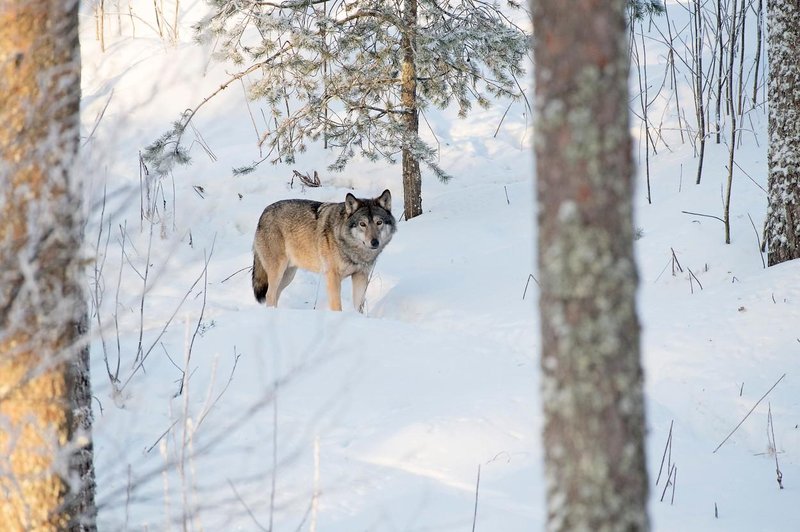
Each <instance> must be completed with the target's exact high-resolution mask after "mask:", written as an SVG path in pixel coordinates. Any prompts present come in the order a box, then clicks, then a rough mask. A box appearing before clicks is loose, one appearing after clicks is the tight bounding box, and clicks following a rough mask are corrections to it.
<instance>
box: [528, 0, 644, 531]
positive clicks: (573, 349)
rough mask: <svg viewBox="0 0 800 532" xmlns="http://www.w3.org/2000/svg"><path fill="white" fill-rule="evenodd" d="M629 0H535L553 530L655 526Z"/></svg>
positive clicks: (545, 385) (548, 471) (537, 140)
mask: <svg viewBox="0 0 800 532" xmlns="http://www.w3.org/2000/svg"><path fill="white" fill-rule="evenodd" d="M625 6H626V0H610V1H608V2H596V1H594V0H576V1H573V2H563V1H562V0H532V1H531V7H532V9H533V23H534V39H535V43H534V64H535V65H536V66H535V85H536V93H535V99H536V115H537V118H536V123H535V135H536V136H535V153H536V172H537V178H536V183H537V192H538V224H539V244H538V247H539V252H538V253H539V257H538V265H539V273H540V276H541V277H540V282H541V296H540V303H539V309H540V316H541V330H542V354H541V367H542V402H543V405H544V414H545V423H544V453H545V471H546V479H547V507H548V517H547V528H548V530H564V531H573V530H626V531H627V530H647V529H648V527H649V524H648V518H647V512H646V502H647V493H648V483H647V471H646V469H645V453H644V434H645V424H644V423H645V419H644V398H643V390H642V387H643V377H642V368H641V364H640V360H639V322H638V319H637V317H636V306H635V298H636V288H637V283H638V277H637V272H636V265H635V262H634V256H633V217H632V194H633V163H632V155H631V153H632V151H631V139H630V134H629V129H628V123H629V118H628V113H629V111H628V103H627V102H628V87H627V81H628V68H629V65H628V43H627V37H626V31H625Z"/></svg>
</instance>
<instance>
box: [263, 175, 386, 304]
mask: <svg viewBox="0 0 800 532" xmlns="http://www.w3.org/2000/svg"><path fill="white" fill-rule="evenodd" d="M396 230H397V221H396V220H395V219H394V216H393V215H392V195H391V193H390V192H389V191H388V190H384V191H383V194H381V195H380V196H378V197H377V198H374V199H361V198H356V197H355V196H353V195H352V194H349V193H348V194H347V196H346V197H345V199H344V201H343V202H342V203H321V202H319V201H312V200H304V199H290V200H283V201H278V202H275V203H273V204H271V205H268V206H267V208H266V209H264V212H263V213H261V218H259V220H258V227H257V229H256V236H255V240H254V242H253V293H254V294H255V296H256V300H257V301H258V302H259V303H264V302H265V301H266V303H267V306H270V307H276V306H278V298H280V296H281V292H283V290H284V289H285V288H286V287H287V286H288V285H289V283H290V282H292V279H293V278H294V275H295V273H296V272H297V268H302V269H304V270H308V271H311V272H317V273H324V274H325V279H326V284H327V290H328V302H329V304H330V308H331V310H342V294H341V291H342V280H343V279H345V278H346V277H350V276H352V283H353V306H354V307H355V308H356V310H357V311H359V312H363V307H364V294H365V293H366V291H367V282H368V281H369V276H370V274H371V273H372V269H373V267H374V266H375V261H376V260H377V259H378V255H380V253H381V251H383V248H384V247H386V244H388V243H389V241H390V240H391V239H392V235H394V233H395V231H396Z"/></svg>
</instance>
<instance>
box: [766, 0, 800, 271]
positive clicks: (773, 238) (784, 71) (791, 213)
mask: <svg viewBox="0 0 800 532" xmlns="http://www.w3.org/2000/svg"><path fill="white" fill-rule="evenodd" d="M798 49H800V4H798V2H797V1H796V0H769V1H768V2H767V55H768V64H769V84H768V87H767V93H768V100H769V126H768V127H769V155H768V160H769V163H768V164H769V178H768V188H769V207H768V209H767V230H766V236H767V261H768V263H769V265H770V266H773V265H775V264H779V263H781V262H784V261H787V260H792V259H797V258H800V119H798V114H800V89H798V87H800V56H798V55H797V50H798Z"/></svg>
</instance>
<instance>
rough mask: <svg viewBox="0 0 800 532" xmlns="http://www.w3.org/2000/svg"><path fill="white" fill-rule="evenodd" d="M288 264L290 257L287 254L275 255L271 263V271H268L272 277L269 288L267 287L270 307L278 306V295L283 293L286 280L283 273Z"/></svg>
mask: <svg viewBox="0 0 800 532" xmlns="http://www.w3.org/2000/svg"><path fill="white" fill-rule="evenodd" d="M288 265H289V259H288V257H286V256H283V257H275V258H274V260H273V261H271V262H270V263H269V272H268V273H267V276H268V277H269V279H270V283H269V288H267V306H268V307H277V306H278V296H280V295H281V285H282V284H283V282H284V280H283V275H284V273H286V267H287V266H288ZM286 284H288V283H286Z"/></svg>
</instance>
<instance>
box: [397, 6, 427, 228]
mask: <svg viewBox="0 0 800 532" xmlns="http://www.w3.org/2000/svg"><path fill="white" fill-rule="evenodd" d="M403 23H404V26H405V27H404V28H403V36H402V41H401V48H402V51H403V70H402V73H401V76H402V79H401V89H400V100H401V103H402V105H403V122H404V124H403V125H404V134H405V135H406V139H405V141H404V143H403V148H402V157H403V203H404V205H405V207H404V212H405V216H406V220H410V219H411V218H414V217H415V216H419V215H420V214H422V175H421V173H420V168H419V159H418V158H417V156H416V155H415V154H414V152H413V150H412V143H413V141H414V140H415V139H416V138H417V135H418V134H419V110H418V109H417V69H416V64H415V47H416V39H415V37H414V36H415V35H416V31H417V29H416V26H417V0H404V2H403Z"/></svg>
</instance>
